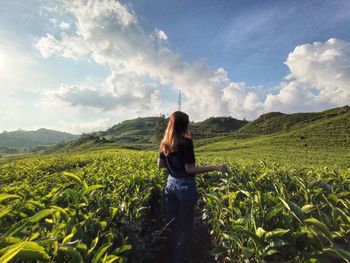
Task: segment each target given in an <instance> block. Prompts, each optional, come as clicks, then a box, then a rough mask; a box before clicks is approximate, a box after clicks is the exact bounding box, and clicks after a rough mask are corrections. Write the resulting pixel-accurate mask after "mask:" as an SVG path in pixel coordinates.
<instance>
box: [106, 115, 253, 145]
mask: <svg viewBox="0 0 350 263" xmlns="http://www.w3.org/2000/svg"><path fill="white" fill-rule="evenodd" d="M159 120H160V117H145V118H136V119H132V120H126V121H123V122H122V123H119V124H116V125H114V126H113V127H111V128H109V129H108V130H106V131H105V132H101V133H100V135H102V136H107V137H106V138H109V139H112V140H113V141H119V142H123V141H125V140H127V141H129V142H130V141H140V140H141V141H143V142H145V141H149V142H151V140H152V138H153V136H154V133H155V127H156V124H157V123H158V122H159ZM167 121H168V119H166V122H167ZM247 123H248V121H241V120H237V119H234V118H231V117H210V118H209V119H206V120H204V121H201V122H192V123H190V127H189V130H190V132H191V134H192V136H194V137H195V138H202V137H213V136H216V135H219V134H224V133H230V132H233V131H235V130H238V129H239V128H241V127H243V126H244V125H246V124H247ZM145 138H147V139H146V140H145Z"/></svg>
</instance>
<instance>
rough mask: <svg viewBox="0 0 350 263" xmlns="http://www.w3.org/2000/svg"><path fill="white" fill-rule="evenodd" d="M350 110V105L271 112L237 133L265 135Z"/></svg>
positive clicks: (291, 128) (329, 117)
mask: <svg viewBox="0 0 350 263" xmlns="http://www.w3.org/2000/svg"><path fill="white" fill-rule="evenodd" d="M349 112H350V107H349V106H344V107H338V108H333V109H329V110H326V111H322V112H308V113H293V114H284V113H281V112H270V113H267V114H263V115H261V116H260V117H259V118H257V119H256V120H254V121H252V122H250V123H249V124H247V125H245V126H244V127H242V128H241V129H239V130H238V131H237V132H236V133H238V134H245V135H264V134H273V133H277V132H288V131H292V130H296V129H300V128H303V127H306V126H309V125H311V124H312V123H315V122H316V121H320V120H324V121H325V120H329V119H331V118H334V117H337V116H340V115H344V114H347V113H349Z"/></svg>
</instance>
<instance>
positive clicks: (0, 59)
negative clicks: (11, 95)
mask: <svg viewBox="0 0 350 263" xmlns="http://www.w3.org/2000/svg"><path fill="white" fill-rule="evenodd" d="M5 62H6V59H5V56H4V55H3V54H1V53H0V70H2V69H4V68H5Z"/></svg>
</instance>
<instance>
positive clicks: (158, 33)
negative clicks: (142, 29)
mask: <svg viewBox="0 0 350 263" xmlns="http://www.w3.org/2000/svg"><path fill="white" fill-rule="evenodd" d="M154 33H155V35H156V36H157V37H158V38H159V39H160V40H164V41H167V40H168V36H167V35H166V34H165V32H164V31H163V30H160V29H158V28H156V29H155V31H154Z"/></svg>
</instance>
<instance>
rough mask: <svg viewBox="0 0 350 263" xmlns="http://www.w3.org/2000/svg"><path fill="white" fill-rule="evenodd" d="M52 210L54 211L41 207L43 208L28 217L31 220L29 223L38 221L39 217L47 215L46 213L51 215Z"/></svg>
mask: <svg viewBox="0 0 350 263" xmlns="http://www.w3.org/2000/svg"><path fill="white" fill-rule="evenodd" d="M53 211H54V210H53V209H43V210H41V211H39V212H37V213H36V214H35V215H33V216H32V217H31V218H30V219H29V222H31V223H37V222H39V221H40V220H41V219H43V218H45V217H47V216H48V215H51V214H52V212H53Z"/></svg>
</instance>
